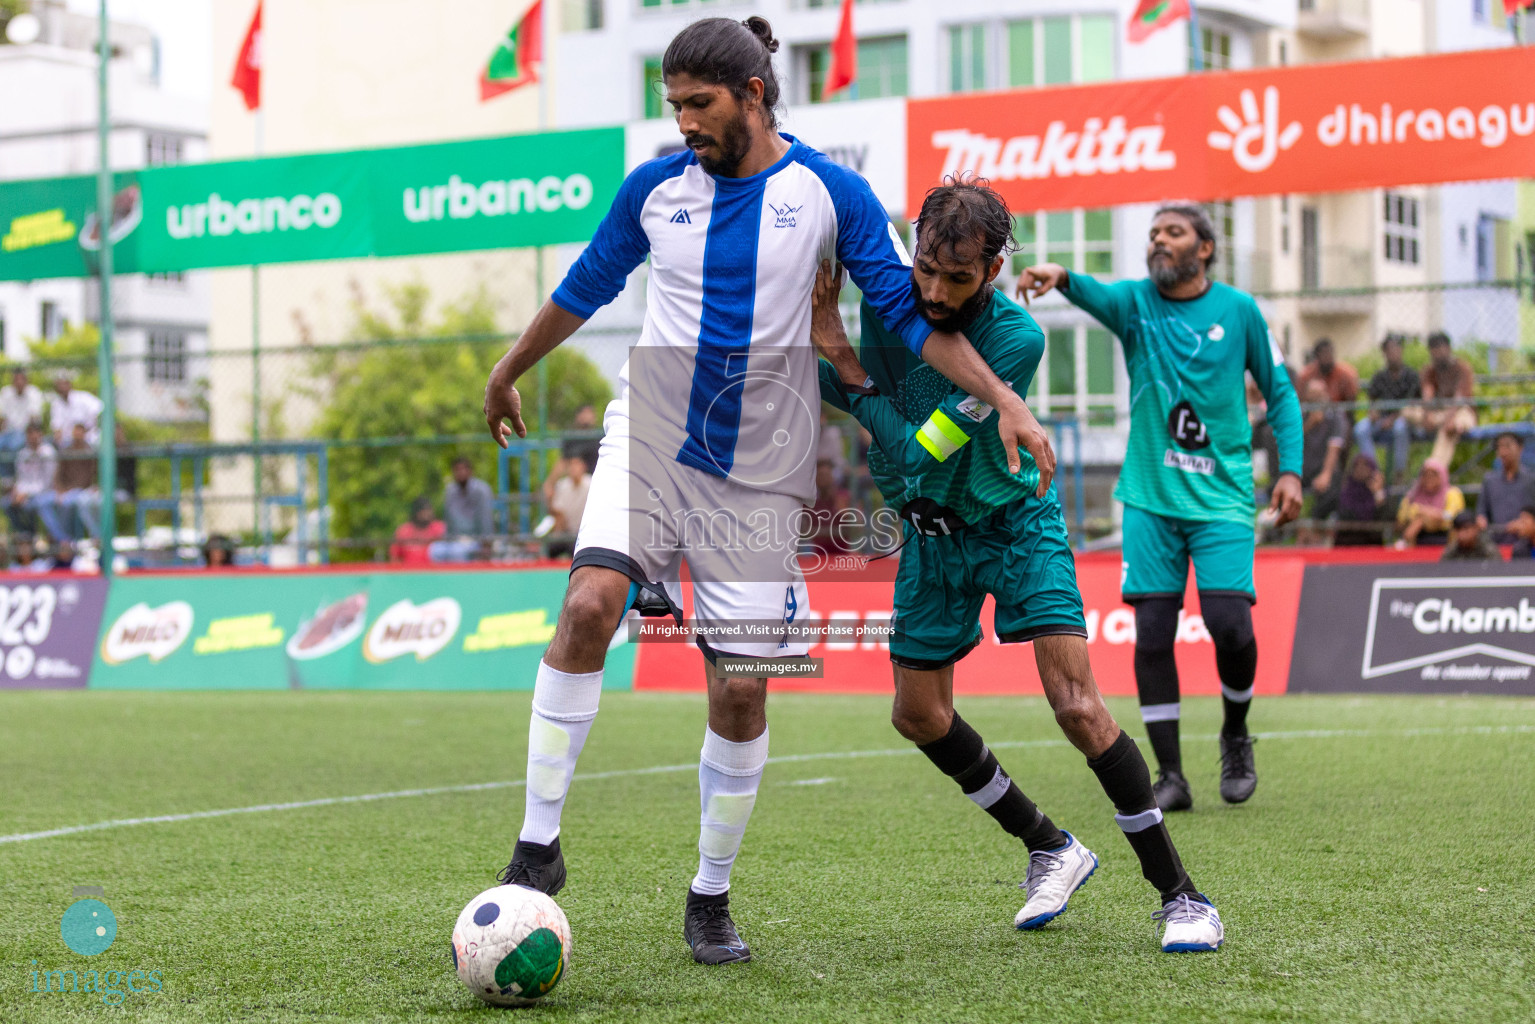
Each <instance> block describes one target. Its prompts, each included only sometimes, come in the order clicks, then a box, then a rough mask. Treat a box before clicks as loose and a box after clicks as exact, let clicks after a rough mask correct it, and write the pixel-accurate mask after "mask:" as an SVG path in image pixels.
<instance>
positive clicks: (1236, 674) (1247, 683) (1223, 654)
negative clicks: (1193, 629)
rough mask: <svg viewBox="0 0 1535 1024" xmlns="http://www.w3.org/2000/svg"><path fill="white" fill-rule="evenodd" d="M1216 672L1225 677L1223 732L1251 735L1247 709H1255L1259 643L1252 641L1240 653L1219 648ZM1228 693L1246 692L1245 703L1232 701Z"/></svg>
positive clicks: (1231, 734)
mask: <svg viewBox="0 0 1535 1024" xmlns="http://www.w3.org/2000/svg"><path fill="white" fill-rule="evenodd" d="M1215 670H1216V671H1217V672H1218V673H1219V674H1220V677H1221V707H1222V708H1224V709H1225V711H1226V718H1225V721H1223V722H1222V723H1221V733H1222V734H1223V735H1226V736H1246V735H1247V709H1248V708H1250V707H1252V706H1253V679H1254V678H1256V677H1257V675H1258V642H1257V641H1256V640H1249V641H1248V642H1247V646H1245V647H1241V648H1238V649H1237V650H1234V651H1233V650H1224V651H1223V650H1221V649H1220V648H1219V647H1217V648H1216V649H1215ZM1228 693H1238V694H1241V693H1246V695H1247V696H1246V699H1244V700H1232V699H1231V698H1230V697H1228V696H1227V694H1228Z"/></svg>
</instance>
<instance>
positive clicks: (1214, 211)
mask: <svg viewBox="0 0 1535 1024" xmlns="http://www.w3.org/2000/svg"><path fill="white" fill-rule="evenodd" d="M1205 212H1206V213H1208V214H1209V215H1210V222H1211V223H1212V224H1213V225H1214V226H1215V262H1214V263H1212V264H1210V270H1209V275H1210V277H1211V278H1212V279H1214V280H1216V281H1222V282H1224V283H1226V284H1235V283H1236V265H1237V258H1236V241H1235V236H1236V222H1237V218H1236V204H1235V203H1233V202H1232V201H1231V200H1229V199H1223V200H1218V201H1216V202H1213V203H1205Z"/></svg>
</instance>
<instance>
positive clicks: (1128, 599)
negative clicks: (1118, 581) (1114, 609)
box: [1119, 593, 1183, 608]
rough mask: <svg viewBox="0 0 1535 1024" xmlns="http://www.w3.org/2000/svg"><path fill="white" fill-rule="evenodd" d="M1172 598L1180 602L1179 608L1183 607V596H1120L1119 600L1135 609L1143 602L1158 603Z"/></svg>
mask: <svg viewBox="0 0 1535 1024" xmlns="http://www.w3.org/2000/svg"><path fill="white" fill-rule="evenodd" d="M1169 597H1170V598H1172V599H1173V600H1175V601H1177V602H1178V607H1179V608H1182V607H1183V594H1181V593H1178V594H1120V595H1119V599H1120V600H1121V601H1123V602H1124V603H1125V604H1127V605H1129V606H1130V607H1132V608H1133V607H1135V606H1136V605H1137V604H1139V603H1140V602H1142V601H1157V600H1160V599H1162V598H1169Z"/></svg>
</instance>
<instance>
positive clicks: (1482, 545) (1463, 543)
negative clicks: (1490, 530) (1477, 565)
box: [1439, 509, 1503, 562]
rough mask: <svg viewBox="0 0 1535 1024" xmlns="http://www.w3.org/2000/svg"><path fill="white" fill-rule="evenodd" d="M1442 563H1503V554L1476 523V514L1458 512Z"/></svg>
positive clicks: (1466, 511)
mask: <svg viewBox="0 0 1535 1024" xmlns="http://www.w3.org/2000/svg"><path fill="white" fill-rule="evenodd" d="M1439 561H1441V562H1501V561H1503V552H1501V551H1499V550H1498V546H1497V545H1496V544H1494V543H1493V542H1492V538H1491V537H1489V536H1487V531H1486V530H1484V529H1483V528H1482V524H1481V523H1478V522H1477V521H1476V513H1475V512H1472V511H1471V510H1470V509H1466V510H1465V511H1463V512H1458V513H1456V515H1455V522H1454V524H1453V528H1452V529H1451V531H1450V540H1449V543H1447V544H1445V546H1444V554H1442V555H1440V556H1439Z"/></svg>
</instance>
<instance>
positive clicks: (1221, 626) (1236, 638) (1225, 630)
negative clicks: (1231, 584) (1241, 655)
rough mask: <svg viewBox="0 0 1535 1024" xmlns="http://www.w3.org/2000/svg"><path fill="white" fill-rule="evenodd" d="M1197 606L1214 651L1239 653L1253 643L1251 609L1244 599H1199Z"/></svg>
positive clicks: (1213, 597) (1212, 597)
mask: <svg viewBox="0 0 1535 1024" xmlns="http://www.w3.org/2000/svg"><path fill="white" fill-rule="evenodd" d="M1199 606H1200V612H1201V613H1202V614H1203V616H1204V620H1205V629H1207V630H1209V632H1210V639H1211V641H1213V642H1214V644H1215V648H1216V650H1221V651H1239V650H1241V649H1243V648H1244V647H1246V646H1247V645H1248V644H1250V643H1252V642H1253V609H1252V604H1251V603H1249V602H1248V600H1247V599H1246V598H1245V597H1236V596H1227V595H1221V596H1214V595H1212V596H1210V597H1201V598H1200V599H1199Z"/></svg>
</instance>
